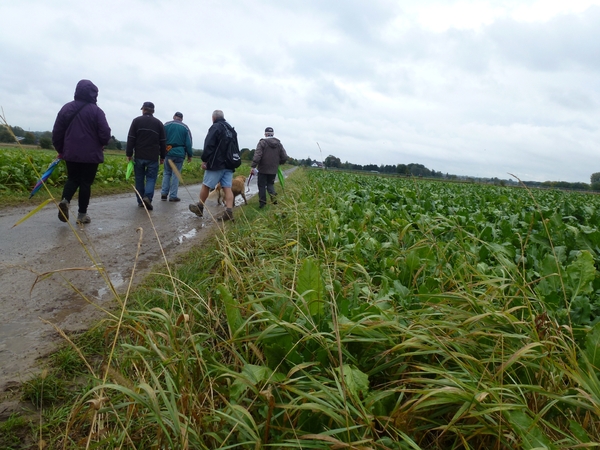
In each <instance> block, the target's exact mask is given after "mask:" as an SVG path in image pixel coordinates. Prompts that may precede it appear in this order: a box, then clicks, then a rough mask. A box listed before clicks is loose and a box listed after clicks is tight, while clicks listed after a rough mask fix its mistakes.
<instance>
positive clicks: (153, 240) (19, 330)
mask: <svg viewBox="0 0 600 450" xmlns="http://www.w3.org/2000/svg"><path fill="white" fill-rule="evenodd" d="M255 180H256V178H255V177H253V179H252V182H251V183H250V186H249V188H248V189H249V192H247V193H246V197H247V198H250V197H251V196H253V195H255V194H256V183H255ZM199 192H200V185H194V186H190V187H188V188H187V189H186V188H185V187H183V186H180V188H179V197H180V198H181V199H182V201H181V202H178V203H175V202H165V201H160V191H157V192H156V193H155V197H154V201H153V205H154V210H153V211H150V212H149V214H148V213H147V212H146V210H145V209H144V208H139V207H138V206H137V202H136V200H135V197H134V195H133V194H122V195H114V196H109V197H94V196H93V188H92V200H91V203H90V206H89V208H88V214H89V215H90V217H91V219H92V222H91V223H90V224H88V225H84V226H79V225H76V224H75V221H74V220H73V217H74V216H76V214H77V206H76V199H74V201H73V202H72V203H71V210H70V215H71V221H70V224H71V226H69V224H67V223H62V222H60V221H59V220H58V217H57V209H56V206H55V205H54V204H53V203H52V204H48V205H47V206H46V207H45V208H44V209H42V210H41V211H40V212H38V213H37V214H36V215H34V216H33V217H31V218H29V219H28V220H27V221H25V222H23V223H22V224H20V225H18V226H16V227H13V225H14V224H15V223H16V222H17V221H18V220H20V219H21V218H22V217H24V216H25V215H26V214H27V213H28V212H29V211H30V210H31V209H33V208H32V207H19V208H10V209H4V210H0V393H1V392H3V391H5V390H6V389H7V388H9V387H11V386H15V385H17V384H20V383H21V382H23V381H25V380H27V379H28V378H30V377H32V376H34V375H36V374H37V373H38V372H39V370H40V369H39V364H38V359H39V358H40V357H42V356H45V355H47V354H48V353H49V352H51V351H52V350H55V349H56V348H57V345H58V344H59V343H60V342H63V340H62V338H61V337H60V335H59V333H58V332H57V331H56V329H55V328H54V326H56V327H58V328H60V329H62V330H64V331H65V332H66V333H71V332H76V331H83V330H85V329H87V328H89V326H90V324H92V323H93V322H94V321H95V320H97V319H99V318H101V317H102V316H103V315H104V314H105V313H104V312H103V309H104V308H112V307H114V306H115V300H114V296H113V294H112V293H111V292H110V289H109V287H108V286H109V284H108V283H107V282H106V280H105V279H104V278H103V276H102V274H101V271H99V270H97V267H98V266H100V267H102V268H103V270H104V273H105V274H106V275H107V276H108V277H110V281H111V282H112V285H113V286H114V287H115V288H116V289H117V290H118V291H121V292H123V291H124V290H125V289H126V288H127V285H128V283H129V281H130V279H131V278H132V271H133V269H134V266H135V274H134V275H133V281H134V283H137V282H139V281H141V280H142V279H143V277H144V276H145V275H146V274H147V273H148V272H149V270H150V269H151V268H152V267H155V266H156V265H157V264H164V258H163V255H162V252H161V249H160V247H161V245H162V248H163V249H164V252H165V255H166V257H167V259H169V260H172V259H173V257H174V256H176V255H177V254H179V253H182V252H185V251H186V250H189V249H190V247H191V246H192V245H195V244H198V243H200V242H201V241H202V239H203V238H205V237H206V236H208V235H209V233H210V231H211V230H214V229H215V228H214V227H216V226H218V225H217V224H216V223H215V222H214V220H213V219H211V218H210V215H209V214H206V213H205V217H204V218H202V219H201V218H198V217H196V216H195V215H194V214H192V213H191V212H189V210H188V204H189V203H192V202H196V201H197V199H198V194H199ZM40 195H43V194H42V193H40ZM240 203H243V200H242V198H241V196H238V197H237V198H236V205H239V204H240ZM207 207H208V209H209V211H211V213H212V214H214V215H215V216H216V215H218V214H219V213H221V212H222V211H223V210H224V208H223V207H222V206H218V205H217V203H216V197H214V195H213V194H211V196H210V197H209V199H208V201H207ZM234 214H235V209H234ZM207 216H208V217H207ZM155 230H156V231H155ZM140 236H141V247H140V251H139V256H138V257H137V260H136V253H137V251H138V242H140ZM158 241H160V244H161V245H158ZM84 244H85V245H84ZM45 274H48V276H45ZM53 325H54V326H53Z"/></svg>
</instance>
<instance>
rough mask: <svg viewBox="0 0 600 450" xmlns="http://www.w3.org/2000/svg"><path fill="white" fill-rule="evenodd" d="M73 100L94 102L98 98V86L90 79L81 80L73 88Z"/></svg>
mask: <svg viewBox="0 0 600 450" xmlns="http://www.w3.org/2000/svg"><path fill="white" fill-rule="evenodd" d="M75 100H80V101H82V102H86V103H96V101H97V100H98V88H97V87H96V85H95V84H94V83H92V82H91V81H90V80H81V81H80V82H79V83H77V87H76V88H75Z"/></svg>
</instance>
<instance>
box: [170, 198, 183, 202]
mask: <svg viewBox="0 0 600 450" xmlns="http://www.w3.org/2000/svg"><path fill="white" fill-rule="evenodd" d="M169 201H170V202H180V201H181V199H180V198H179V197H171V198H170V199H169Z"/></svg>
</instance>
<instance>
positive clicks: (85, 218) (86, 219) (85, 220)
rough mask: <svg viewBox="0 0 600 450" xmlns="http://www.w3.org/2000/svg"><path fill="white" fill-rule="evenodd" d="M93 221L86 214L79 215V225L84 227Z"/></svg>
mask: <svg viewBox="0 0 600 450" xmlns="http://www.w3.org/2000/svg"><path fill="white" fill-rule="evenodd" d="M91 221H92V219H90V216H88V215H87V214H86V213H79V214H77V223H78V224H80V225H83V224H84V223H90V222H91Z"/></svg>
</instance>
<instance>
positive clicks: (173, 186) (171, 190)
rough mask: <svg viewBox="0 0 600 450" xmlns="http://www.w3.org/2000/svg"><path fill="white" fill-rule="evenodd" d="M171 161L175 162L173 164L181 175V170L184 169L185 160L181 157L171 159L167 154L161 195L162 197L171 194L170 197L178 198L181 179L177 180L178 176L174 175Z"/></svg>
mask: <svg viewBox="0 0 600 450" xmlns="http://www.w3.org/2000/svg"><path fill="white" fill-rule="evenodd" d="M169 161H173V163H174V164H175V167H177V170H178V171H179V173H181V168H182V167H183V161H185V158H182V157H179V156H175V157H172V158H171V157H169V155H168V154H167V157H166V158H165V167H164V170H163V181H162V189H161V192H160V193H161V195H167V194H170V195H169V197H171V198H177V189H178V188H179V178H177V175H175V174H174V173H173V169H171V165H170V164H169Z"/></svg>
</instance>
